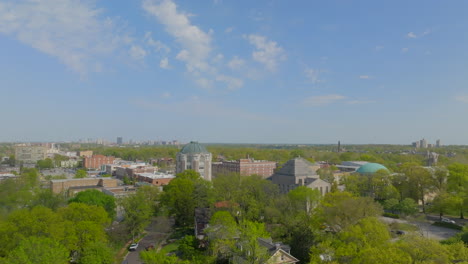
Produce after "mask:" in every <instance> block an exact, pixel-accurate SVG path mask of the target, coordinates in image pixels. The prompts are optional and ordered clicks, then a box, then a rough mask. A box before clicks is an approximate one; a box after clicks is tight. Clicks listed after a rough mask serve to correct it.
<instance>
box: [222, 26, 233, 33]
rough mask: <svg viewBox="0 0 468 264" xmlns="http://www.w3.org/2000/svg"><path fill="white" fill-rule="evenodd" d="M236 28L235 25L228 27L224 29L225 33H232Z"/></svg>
mask: <svg viewBox="0 0 468 264" xmlns="http://www.w3.org/2000/svg"><path fill="white" fill-rule="evenodd" d="M233 30H234V27H228V28H226V29H225V30H224V33H231V32H232V31H233Z"/></svg>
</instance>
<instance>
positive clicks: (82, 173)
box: [75, 169, 88, 179]
mask: <svg viewBox="0 0 468 264" xmlns="http://www.w3.org/2000/svg"><path fill="white" fill-rule="evenodd" d="M86 177H88V172H86V170H83V169H80V170H77V171H76V173H75V179H81V178H86Z"/></svg>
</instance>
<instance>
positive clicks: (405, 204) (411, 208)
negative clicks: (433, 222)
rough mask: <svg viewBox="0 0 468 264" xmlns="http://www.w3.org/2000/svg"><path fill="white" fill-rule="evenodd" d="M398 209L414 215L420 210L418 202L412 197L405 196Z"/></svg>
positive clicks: (403, 212)
mask: <svg viewBox="0 0 468 264" xmlns="http://www.w3.org/2000/svg"><path fill="white" fill-rule="evenodd" d="M398 211H400V212H401V213H402V214H405V215H413V214H415V213H417V212H418V211H419V209H418V204H417V203H416V202H415V201H414V200H413V199H411V198H405V199H403V201H401V202H400V204H399V205H398Z"/></svg>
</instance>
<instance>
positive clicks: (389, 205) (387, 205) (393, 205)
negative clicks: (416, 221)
mask: <svg viewBox="0 0 468 264" xmlns="http://www.w3.org/2000/svg"><path fill="white" fill-rule="evenodd" d="M399 204H400V202H399V201H398V200H397V199H395V198H392V199H388V200H385V202H384V203H383V207H384V209H385V210H390V211H392V213H395V210H398V205H399Z"/></svg>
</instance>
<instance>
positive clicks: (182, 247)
mask: <svg viewBox="0 0 468 264" xmlns="http://www.w3.org/2000/svg"><path fill="white" fill-rule="evenodd" d="M178 251H179V252H180V254H181V258H182V259H184V260H189V261H190V263H193V264H208V263H213V261H214V258H212V257H210V256H206V255H204V254H203V253H204V252H203V251H201V250H200V249H199V245H198V240H197V239H196V238H195V236H185V237H184V238H182V239H181V240H179V247H178Z"/></svg>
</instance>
